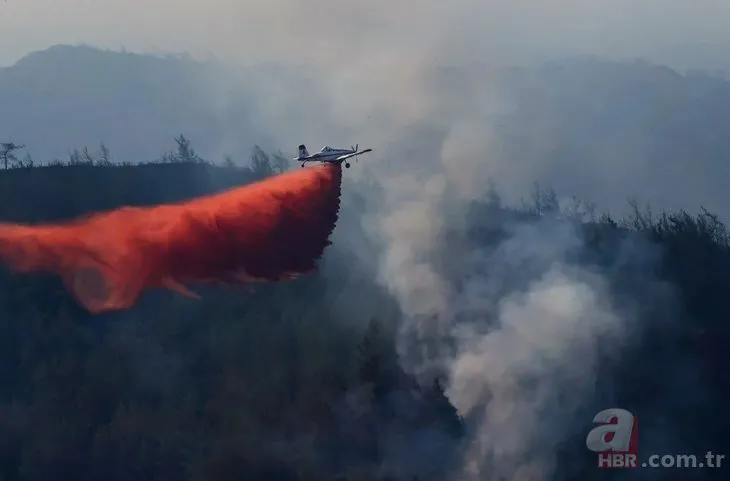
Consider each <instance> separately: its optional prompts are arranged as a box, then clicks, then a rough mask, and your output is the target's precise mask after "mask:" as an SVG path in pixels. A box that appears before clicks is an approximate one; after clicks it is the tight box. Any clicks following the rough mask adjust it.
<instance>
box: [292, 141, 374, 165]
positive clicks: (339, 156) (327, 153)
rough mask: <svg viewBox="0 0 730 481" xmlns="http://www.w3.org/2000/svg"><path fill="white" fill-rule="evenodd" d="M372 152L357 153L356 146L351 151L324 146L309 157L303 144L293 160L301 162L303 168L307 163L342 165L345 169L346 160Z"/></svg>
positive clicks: (368, 150)
mask: <svg viewBox="0 0 730 481" xmlns="http://www.w3.org/2000/svg"><path fill="white" fill-rule="evenodd" d="M372 150H373V149H364V150H360V151H358V150H357V146H355V147H354V148H351V149H333V148H332V147H330V146H324V147H322V150H320V151H319V152H316V153H314V154H311V155H310V154H309V152H308V151H307V147H306V146H305V145H304V144H301V145H299V156H298V157H294V160H296V161H299V162H301V163H302V167H304V164H306V163H307V162H329V163H337V164H342V163H344V164H345V167H350V163H349V162H348V159H351V158H353V157H355V158H357V156H359V155H361V154H366V153H368V152H372Z"/></svg>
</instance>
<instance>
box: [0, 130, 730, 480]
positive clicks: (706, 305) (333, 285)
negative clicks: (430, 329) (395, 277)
mask: <svg viewBox="0 0 730 481" xmlns="http://www.w3.org/2000/svg"><path fill="white" fill-rule="evenodd" d="M7 145H14V144H7ZM176 147H177V148H176V149H175V150H173V151H171V152H168V153H166V154H164V155H163V156H161V158H160V160H158V161H155V162H151V163H147V164H140V165H134V166H132V165H129V164H119V163H115V162H114V161H113V159H112V155H111V154H110V152H109V150H108V149H106V147H104V145H103V144H102V145H101V146H100V148H99V150H98V152H96V153H91V152H90V151H89V150H88V149H82V150H81V151H74V152H72V153H71V155H70V158H69V159H68V161H67V162H64V163H61V162H58V161H56V162H52V163H50V164H49V163H46V164H43V163H39V162H31V161H29V162H19V161H17V160H15V159H17V156H16V157H12V159H13V162H12V163H11V162H10V161H9V165H8V171H7V172H2V173H0V217H1V218H2V219H4V220H16V221H21V220H22V221H39V220H52V219H60V218H66V217H70V216H72V215H76V214H80V213H82V212H85V211H88V210H98V209H106V208H111V207H114V206H116V205H120V204H149V203H158V202H167V201H173V200H179V199H183V198H186V197H190V196H193V195H199V194H202V193H206V192H212V191H215V190H218V189H221V188H224V187H228V186H231V185H235V184H241V183H245V182H250V181H252V180H254V179H256V178H261V177H263V176H266V175H271V174H272V173H273V172H275V171H277V170H283V169H286V168H287V164H286V157H284V156H282V155H277V154H274V155H271V154H267V153H266V152H264V151H263V150H261V149H259V148H256V149H254V152H253V153H252V157H251V162H250V164H249V165H247V166H236V165H235V164H234V163H233V162H232V161H231V160H230V159H227V160H226V161H224V162H223V165H219V166H216V165H213V164H212V163H211V162H208V161H206V160H204V159H202V158H200V157H199V156H198V155H197V154H196V152H195V151H194V149H193V148H192V147H191V145H190V142H189V141H188V140H187V139H186V138H185V137H184V136H182V135H181V136H179V137H178V138H177V139H176ZM16 150H17V149H16ZM8 159H11V157H10V156H8ZM556 199H557V198H556V196H555V195H554V193H551V192H547V193H545V192H542V191H540V190H536V192H535V195H534V196H533V199H532V201H531V202H530V203H527V204H525V205H523V206H522V207H520V208H516V209H515V208H508V207H504V206H501V205H500V201H499V198H498V196H497V195H496V194H495V193H494V192H492V193H491V194H490V195H489V196H488V197H487V198H485V199H484V202H483V203H481V204H479V203H477V204H475V205H474V209H473V211H472V213H471V214H472V218H471V221H470V222H471V225H472V229H471V235H472V236H473V239H472V241H473V242H475V243H476V244H475V245H481V246H483V247H484V246H488V245H490V243H491V244H495V243H498V242H499V240H498V239H499V238H500V236H503V235H504V233H505V232H506V229H507V228H508V225H509V224H510V223H511V222H515V221H516V220H519V222H522V223H527V224H530V223H533V224H535V223H538V222H539V221H540V219H541V218H543V217H544V216H546V215H552V214H556V215H559V216H562V218H564V220H563V221H562V222H571V223H576V224H577V225H579V226H581V229H582V230H583V232H584V239H585V242H584V245H582V246H581V255H580V256H579V259H580V260H579V262H581V263H583V264H586V265H588V264H593V265H604V266H614V267H615V266H617V265H619V264H620V261H621V258H622V256H624V255H625V253H623V252H622V251H621V248H620V242H618V241H617V239H620V238H626V237H627V236H629V237H637V238H642V239H645V240H646V241H648V242H651V243H654V244H656V245H658V246H660V247H661V249H662V250H661V252H662V257H661V261H660V262H659V263H658V265H657V267H656V270H657V272H656V276H657V278H658V279H663V280H665V281H667V282H669V283H671V285H672V286H675V287H676V289H677V292H679V293H680V295H679V296H678V297H677V305H676V306H672V307H671V309H666V308H664V307H663V306H649V305H645V306H642V310H641V312H642V314H641V315H642V316H643V318H644V319H643V320H642V323H643V324H644V325H645V326H647V327H646V333H644V334H642V336H641V339H642V341H641V342H637V344H636V346H634V347H633V348H632V349H631V350H629V351H628V352H627V353H626V354H625V355H624V356H623V357H622V359H620V360H619V361H617V363H616V364H615V365H614V366H613V368H612V369H611V370H609V371H607V372H606V373H604V374H605V376H604V377H601V378H600V379H599V380H600V381H603V382H606V383H610V384H611V385H613V386H615V392H613V394H612V395H611V397H610V398H608V397H603V398H602V400H604V401H605V400H607V399H610V402H611V405H619V406H624V407H627V408H631V409H632V410H633V411H635V412H637V413H641V412H649V411H651V410H652V409H655V410H656V409H662V410H664V412H665V413H666V416H667V420H668V421H667V422H671V423H674V427H673V431H672V432H673V433H674V434H675V435H676V436H679V437H680V438H681V440H682V446H683V447H685V448H686V449H684V452H705V451H707V450H710V449H711V450H713V451H715V452H721V453H722V452H730V449H729V448H730V445H728V442H727V441H726V438H725V432H726V431H725V430H726V428H727V427H728V424H727V423H728V418H727V416H725V415H719V417H718V414H719V413H722V412H724V410H723V409H722V408H723V407H724V406H723V400H724V399H725V395H726V393H728V392H730V391H729V389H730V375H729V374H728V371H727V369H726V363H727V354H726V351H727V349H726V346H727V345H728V343H729V342H730V335H729V334H730V332H729V330H728V327H727V319H728V314H729V313H728V312H727V311H728V308H727V306H728V303H727V301H726V298H725V296H726V292H728V289H729V288H730V280H729V279H730V277H728V275H727V272H728V269H729V268H730V244H729V242H728V235H727V232H726V230H725V227H724V226H723V225H722V223H721V222H720V221H719V220H718V219H717V218H716V217H714V216H712V215H711V214H710V213H708V212H703V213H702V214H700V215H698V216H691V215H689V214H687V213H684V212H680V213H678V214H665V215H661V216H659V217H657V218H653V217H652V216H651V215H649V214H647V213H646V212H642V211H641V210H640V209H638V208H636V209H635V214H634V216H633V218H632V219H629V220H628V221H624V222H619V221H616V220H614V219H611V218H610V217H606V216H604V217H603V218H601V219H596V218H595V212H594V209H593V208H592V207H590V206H589V207H588V208H583V207H580V206H579V205H578V204H579V203H576V204H575V205H574V206H573V207H572V208H571V209H569V212H565V211H562V212H561V210H560V208H559V206H558V203H557V200H556ZM494 219H497V220H496V221H495V220H494ZM485 221H489V222H485ZM334 247H336V246H334ZM331 257H332V259H333V260H331V262H329V263H328V264H327V266H326V268H325V272H324V273H323V274H322V275H319V276H316V277H311V278H307V279H302V280H300V281H297V282H293V283H289V284H281V285H274V286H265V287H261V288H258V289H257V290H256V292H254V293H252V294H247V295H242V294H241V292H240V291H238V290H235V289H222V288H216V289H207V290H203V292H204V295H203V300H202V301H195V300H190V299H187V298H182V297H180V296H176V295H174V294H168V293H153V294H150V295H148V296H146V297H145V298H144V299H143V301H142V302H141V303H140V305H138V306H137V307H135V308H134V309H132V310H130V311H127V312H122V313H113V314H108V315H103V316H96V317H92V316H89V315H88V314H86V313H85V312H84V311H82V310H81V309H80V308H79V307H78V306H76V305H75V304H74V303H73V301H72V300H71V299H70V298H69V296H68V295H67V293H66V292H65V290H64V289H63V288H62V286H61V285H60V282H59V281H58V280H57V279H55V278H50V277H45V276H39V275H32V276H30V275H23V276H19V275H13V274H10V273H9V272H7V271H0V285H2V289H0V323H1V324H2V332H3V335H2V336H0V478H1V479H5V480H12V479H18V480H20V479H22V480H75V481H83V480H94V481H96V480H100V479H106V480H115V479H119V480H122V479H123V480H128V479H136V480H167V479H169V480H180V479H187V480H206V481H214V480H233V479H250V480H325V479H340V480H359V479H362V480H376V479H378V480H384V479H391V480H400V479H408V480H411V479H413V478H412V476H414V475H417V476H420V477H419V478H417V479H421V480H424V479H434V480H436V479H448V476H449V473H452V472H453V470H454V469H456V467H457V466H458V463H459V462H460V460H459V454H460V453H461V450H462V446H463V442H464V441H465V440H467V439H468V438H469V431H468V425H467V423H466V422H465V420H463V419H461V418H460V417H459V415H458V414H457V412H456V410H455V409H454V407H453V406H452V405H451V404H450V402H449V400H448V399H447V398H446V396H445V394H444V389H443V387H442V383H441V381H439V380H438V379H433V380H432V382H424V381H423V380H422V379H421V380H419V382H417V381H416V379H415V378H413V377H411V376H410V375H409V374H407V373H406V372H405V371H403V369H402V368H401V367H400V365H399V361H398V357H397V355H396V348H395V343H394V335H395V326H397V325H398V321H399V319H398V318H399V314H398V309H397V308H396V306H395V304H394V301H393V299H392V298H391V297H390V296H389V295H388V294H387V293H386V292H383V291H382V290H380V289H378V288H377V286H375V285H374V284H372V285H370V286H369V287H368V288H363V286H362V284H358V286H357V289H356V291H357V292H358V293H360V294H359V295H361V296H368V297H369V305H371V306H377V308H371V309H375V311H373V312H377V314H374V315H373V318H372V319H370V320H369V321H367V322H364V323H363V322H356V321H354V319H356V317H357V316H355V315H354V313H352V311H350V314H347V312H348V310H338V309H337V308H336V306H337V303H338V298H339V297H340V296H342V295H343V292H344V291H343V289H347V285H348V283H351V282H353V281H351V280H350V279H351V275H352V272H350V271H349V270H350V269H351V268H350V267H348V263H347V261H346V260H345V259H341V258H339V257H337V255H336V254H333V255H332V256H331ZM641 268H642V266H633V267H632V266H631V265H629V266H623V267H618V269H619V270H621V273H620V274H617V275H616V276H614V277H612V280H613V282H614V284H615V286H614V288H615V292H616V293H617V295H620V293H621V292H623V293H626V290H627V289H626V285H627V283H630V282H631V280H632V279H633V276H634V275H635V273H636V270H637V269H641ZM359 282H362V281H359ZM343 286H345V287H343ZM632 288H634V289H635V286H634V287H632ZM349 295H353V294H352V291H350V294H349ZM635 299H638V300H639V301H640V298H635ZM629 300H630V299H629ZM663 314H669V315H671V317H672V322H669V321H668V320H666V319H664V320H662V319H661V315H663ZM650 320H651V321H650ZM637 322H638V320H637ZM683 376H684V378H683V379H680V378H682V377H683ZM687 376H689V378H687ZM694 377H696V378H697V379H694ZM683 383H684V384H683ZM687 383H690V384H692V385H694V384H693V383H696V385H698V386H702V393H701V394H702V397H701V399H700V400H696V399H695V400H692V399H690V398H692V396H695V395H697V396H699V395H700V393H698V392H697V391H694V392H681V391H680V392H679V393H677V392H676V389H680V390H681V389H682V388H681V387H678V386H682V385H687ZM668 393H674V394H671V395H670V394H668ZM657 396H665V397H664V398H662V397H657ZM671 396H674V397H673V398H672V397H671ZM602 407H605V406H602ZM700 408H702V409H700ZM576 422H578V421H576ZM647 429H651V428H647ZM643 432H645V431H642V433H643ZM394 433H397V437H396V436H394ZM432 433H438V434H439V435H440V436H445V437H446V439H449V440H450V441H449V442H447V443H445V444H442V447H441V448H439V451H438V456H437V459H433V458H430V459H426V458H425V456H426V455H425V454H424V453H425V452H427V451H425V450H423V449H424V448H422V447H419V446H421V445H422V444H423V440H424V439H428V436H430V435H431V434H432ZM584 434H585V433H584V432H583V431H581V432H579V433H578V434H577V435H576V437H575V439H574V440H572V441H571V442H569V443H568V444H567V446H568V447H567V448H566V449H565V451H564V452H563V451H561V452H560V454H559V469H560V470H561V472H564V473H566V474H565V476H564V478H563V479H575V480H582V479H597V475H599V474H601V475H604V474H605V476H606V477H608V474H606V471H601V472H600V473H598V472H597V471H598V470H596V468H595V466H594V462H595V460H594V459H593V458H592V457H590V458H589V457H588V456H587V455H586V452H585V446H584ZM396 439H397V441H396ZM642 439H644V438H642ZM723 449H724V451H723ZM419 456H420V457H421V458H423V459H419ZM576 460H579V461H576ZM426 465H428V466H429V469H433V471H431V472H430V473H429V474H424V472H423V468H424V466H426ZM434 465H435V466H436V467H435V468H434V467H433V466H434ZM609 471H611V470H609ZM716 471H717V473H715V472H706V473H704V474H703V475H706V477H707V478H708V479H709V478H710V477H712V476H719V474H722V470H716ZM609 474H610V473H609ZM684 474H685V473H684V472H682V471H680V472H679V475H677V474H675V473H669V475H668V476H664V479H685V477H684V476H683V475H684ZM672 476H675V477H672ZM601 479H602V478H601ZM718 479H720V478H719V477H718Z"/></svg>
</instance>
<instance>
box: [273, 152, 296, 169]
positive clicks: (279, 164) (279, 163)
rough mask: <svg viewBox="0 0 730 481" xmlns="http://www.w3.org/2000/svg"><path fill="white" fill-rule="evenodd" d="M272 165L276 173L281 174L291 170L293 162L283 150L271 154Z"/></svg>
mask: <svg viewBox="0 0 730 481" xmlns="http://www.w3.org/2000/svg"><path fill="white" fill-rule="evenodd" d="M271 167H272V168H273V170H274V171H275V172H276V173H279V174H281V173H283V172H285V171H287V170H289V167H291V162H290V160H289V157H287V156H286V155H284V154H283V153H281V152H276V153H275V154H273V155H272V156H271Z"/></svg>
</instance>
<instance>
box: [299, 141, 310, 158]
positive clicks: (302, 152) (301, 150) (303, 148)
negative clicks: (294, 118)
mask: <svg viewBox="0 0 730 481" xmlns="http://www.w3.org/2000/svg"><path fill="white" fill-rule="evenodd" d="M299 157H300V158H301V157H309V151H307V147H306V146H305V145H304V144H301V145H300V146H299Z"/></svg>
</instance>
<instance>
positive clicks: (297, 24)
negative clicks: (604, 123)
mask: <svg viewBox="0 0 730 481" xmlns="http://www.w3.org/2000/svg"><path fill="white" fill-rule="evenodd" d="M728 18H730V5H728V4H727V2H723V1H721V0H712V1H711V0H706V1H698V2H684V1H680V0H668V1H660V0H643V1H641V2H635V1H629V0H618V1H612V2H601V1H596V0H590V1H577V0H570V1H563V0H544V1H539V2H530V1H525V0H518V1H514V2H496V1H474V0H457V1H456V2H436V1H428V2H423V1H422V2H410V1H405V0H395V1H384V0H378V1H370V2H342V3H340V2H327V1H323V0H316V1H311V2H298V1H291V0H275V1H268V0H267V1H262V0H256V1H250V2H238V1H232V0H212V1H209V2H194V1H190V0H185V1H178V2H173V1H171V0H150V1H145V2H141V1H139V0H134V1H126V2H124V1H119V0H110V1H105V2H92V1H88V0H86V1H84V0H64V1H60V0H56V1H52V0H7V1H6V2H4V3H3V4H2V5H0V29H2V30H1V31H2V32H3V33H2V38H3V42H2V47H0V62H1V63H3V64H9V63H12V62H13V61H15V60H17V59H18V58H20V57H21V56H22V55H24V54H26V53H28V52H29V51H32V50H38V49H43V48H46V47H48V46H50V45H54V44H59V43H87V44H92V45H96V46H101V47H109V48H114V49H119V48H122V47H126V48H127V49H129V50H134V51H143V52H155V51H173V52H181V51H186V52H191V53H193V54H196V55H201V56H205V55H209V54H210V55H215V56H217V57H221V58H226V59H230V60H237V61H244V62H249V61H255V60H266V61H283V62H286V63H302V62H312V63H322V62H324V63H327V62H329V61H332V60H337V61H344V62H348V63H349V62H357V61H358V60H359V59H358V57H359V56H361V55H363V54H371V55H372V54H376V53H380V54H385V53H388V54H392V53H393V52H394V51H395V52H398V51H399V52H403V53H405V52H407V51H409V50H412V49H415V50H423V49H428V50H429V51H430V53H431V54H433V55H434V57H435V60H438V61H440V62H443V63H458V62H459V61H464V60H466V59H480V60H490V59H491V58H492V57H494V56H495V55H497V56H499V57H502V58H504V59H505V60H507V61H512V60H514V59H515V58H516V57H518V56H521V55H529V54H538V53H578V52H582V53H591V54H601V55H603V54H610V55H619V56H639V55H642V56H643V55H651V54H655V55H657V56H661V57H663V59H662V61H671V62H677V63H681V64H687V63H696V62H697V61H698V59H697V58H696V52H694V53H687V52H686V50H685V48H686V47H687V46H690V47H693V46H694V47H697V46H701V45H704V46H707V45H709V46H710V47H712V48H714V49H718V50H719V49H720V48H722V47H725V46H727V45H728V41H729V40H730V33H728V31H727V21H728ZM445 53H446V55H444V54H445ZM404 60H406V59H404ZM373 73H374V72H373ZM374 74H376V73H374Z"/></svg>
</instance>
